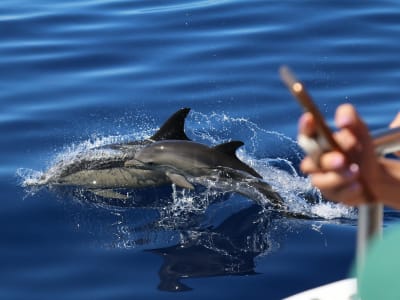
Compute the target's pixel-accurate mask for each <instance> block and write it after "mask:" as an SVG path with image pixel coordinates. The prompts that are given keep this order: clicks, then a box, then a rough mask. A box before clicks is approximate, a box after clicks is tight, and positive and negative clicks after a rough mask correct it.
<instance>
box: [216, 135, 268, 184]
mask: <svg viewBox="0 0 400 300" xmlns="http://www.w3.org/2000/svg"><path fill="white" fill-rule="evenodd" d="M243 145H244V143H243V142H242V141H231V142H227V143H223V144H220V145H217V146H215V147H213V149H214V150H216V151H219V152H221V153H224V154H226V155H228V156H230V157H231V158H233V161H235V162H236V163H235V165H236V166H235V168H238V169H239V170H241V171H245V172H247V173H249V174H250V175H253V176H254V177H257V178H262V176H261V175H260V174H258V172H257V171H256V170H254V169H253V168H252V167H250V166H248V165H246V164H245V163H244V162H242V161H241V160H240V159H239V158H238V157H237V156H236V150H237V149H238V148H239V147H241V146H243Z"/></svg>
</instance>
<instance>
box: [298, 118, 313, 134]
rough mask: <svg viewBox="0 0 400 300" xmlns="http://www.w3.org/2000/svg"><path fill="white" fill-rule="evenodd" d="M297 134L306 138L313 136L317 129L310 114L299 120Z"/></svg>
mask: <svg viewBox="0 0 400 300" xmlns="http://www.w3.org/2000/svg"><path fill="white" fill-rule="evenodd" d="M298 128H299V134H304V135H307V136H310V137H312V136H315V134H316V132H317V129H316V126H315V122H314V117H313V116H312V114H311V113H309V112H306V113H304V114H303V115H302V116H301V117H300V119H299V125H298Z"/></svg>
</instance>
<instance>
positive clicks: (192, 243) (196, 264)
mask: <svg viewBox="0 0 400 300" xmlns="http://www.w3.org/2000/svg"><path fill="white" fill-rule="evenodd" d="M269 225H270V216H269V215H268V214H265V211H263V209H262V208H261V207H259V206H256V205H252V206H250V207H248V208H246V209H243V210H241V211H239V212H237V213H235V214H234V215H232V216H229V217H228V218H227V219H225V220H224V221H223V222H222V223H221V224H220V225H218V226H216V227H215V228H207V229H204V230H202V231H193V232H190V231H187V232H186V236H185V238H184V242H182V243H180V244H177V245H174V246H172V247H167V248H161V249H153V250H150V251H151V252H152V253H155V254H157V255H160V256H161V257H163V264H162V265H161V267H160V270H159V277H160V284H159V286H158V288H159V289H160V290H163V291H187V290H191V287H189V286H188V285H186V284H185V283H183V282H182V281H183V280H184V279H186V278H199V277H214V276H224V275H254V274H256V272H255V271H254V269H255V262H254V258H255V257H257V256H258V255H260V254H262V253H265V252H266V251H268V249H269V243H268V234H267V232H268V227H269Z"/></svg>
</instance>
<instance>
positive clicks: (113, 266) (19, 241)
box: [0, 0, 400, 300]
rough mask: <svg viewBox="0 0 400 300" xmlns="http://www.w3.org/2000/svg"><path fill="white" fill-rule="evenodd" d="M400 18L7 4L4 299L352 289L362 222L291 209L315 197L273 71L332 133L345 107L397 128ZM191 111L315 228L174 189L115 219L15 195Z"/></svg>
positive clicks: (87, 207) (197, 124) (0, 65)
mask: <svg viewBox="0 0 400 300" xmlns="http://www.w3.org/2000/svg"><path fill="white" fill-rule="evenodd" d="M399 20H400V6H399V4H398V3H397V1H380V2H379V3H371V2H365V1H352V2H348V1H330V2H329V3H328V2H327V1H323V2H321V1H306V2H305V1H255V2H251V1H168V2H167V1H131V0H124V1H123V0H97V1H95V0H86V1H77V0H74V1H61V0H60V1H51V0H37V1H26V0H2V1H1V3H0V37H1V43H0V87H1V88H0V101H1V107H0V133H1V147H0V151H1V153H0V190H1V206H0V207H1V209H0V236H1V247H0V265H1V271H0V298H1V299H41V300H43V299H192V300H193V299H243V298H245V297H247V298H249V299H258V298H261V299H280V298H282V297H284V296H288V295H290V294H293V293H295V292H299V291H301V290H303V289H307V288H311V287H314V286H317V285H320V284H323V283H328V282H330V281H334V280H338V279H342V278H344V277H346V276H347V275H348V273H349V270H350V268H351V265H352V262H353V259H354V244H355V234H356V227H355V222H356V221H355V214H354V211H352V210H350V209H348V208H345V207H342V206H338V205H333V204H324V203H316V204H315V205H314V206H313V205H311V204H310V205H307V204H305V203H306V202H305V201H304V199H301V197H300V196H299V195H301V193H300V192H302V191H304V190H309V189H311V187H310V186H309V182H308V179H307V178H304V177H303V176H302V175H301V174H300V173H298V170H297V166H298V162H299V159H300V158H301V155H302V154H301V152H300V150H299V149H298V148H297V146H296V144H295V142H294V139H295V136H296V130H297V128H296V126H297V119H298V117H299V115H300V109H299V107H298V105H297V104H296V103H295V102H294V101H293V100H292V98H291V96H290V94H289V93H288V91H287V90H286V89H285V88H284V86H283V85H282V83H281V82H280V79H279V77H278V74H277V70H278V68H279V66H280V65H281V64H288V65H290V66H291V67H292V68H293V69H294V70H295V71H296V73H297V75H298V76H299V77H300V78H302V79H303V80H304V81H305V82H306V84H307V86H308V87H309V89H310V91H311V93H312V94H313V96H314V98H315V99H317V100H318V104H319V106H320V108H321V110H322V111H323V113H324V114H325V115H326V117H327V119H328V120H329V121H330V122H331V121H332V118H333V114H334V111H335V108H336V106H337V105H338V104H339V103H342V102H352V103H354V104H355V105H356V106H357V108H358V110H359V111H360V113H361V114H362V116H363V117H364V118H365V120H366V121H367V123H368V125H369V126H370V127H371V128H372V129H373V128H380V127H384V126H387V124H388V123H389V122H390V120H391V119H392V118H393V117H394V115H395V114H396V112H397V111H398V109H399V106H398V102H397V101H398V99H399V92H400V89H399V85H398V83H399V82H400V72H399V70H400V59H399V53H400V41H399V36H400V23H399ZM181 107H191V108H192V113H191V114H190V115H189V117H188V122H187V126H186V127H187V132H188V135H189V136H190V137H191V138H193V139H194V140H196V141H200V142H204V143H207V144H217V143H219V142H223V141H226V140H229V139H239V140H243V141H244V142H245V143H246V146H245V147H244V148H243V149H242V150H241V152H240V156H241V157H242V158H243V159H244V160H246V161H247V162H248V163H252V164H253V165H254V167H255V168H256V169H257V170H258V171H259V172H261V174H263V175H264V176H265V178H266V179H267V180H268V181H269V182H270V183H271V184H272V185H273V186H274V187H275V188H276V189H277V190H278V191H279V192H280V193H281V194H282V195H284V197H285V199H286V200H287V201H288V202H290V201H291V205H294V206H296V204H297V203H302V206H300V208H298V209H300V210H301V211H302V212H304V213H305V214H310V215H311V213H314V214H316V215H317V216H318V217H317V218H314V219H298V218H293V217H288V216H283V215H280V214H279V213H276V212H273V211H272V212H271V211H268V210H266V209H265V208H263V207H260V206H259V205H255V204H254V203H253V202H252V201H251V200H249V199H246V198H244V197H243V196H239V195H236V194H225V195H216V196H215V195H211V196H210V197H208V196H207V195H206V194H203V193H199V194H182V191H180V190H177V191H173V190H172V189H171V188H170V187H164V188H159V189H150V190H144V191H134V193H135V199H137V200H138V202H139V204H137V205H129V206H127V207H123V206H116V205H112V204H110V203H104V202H101V201H100V202H93V201H90V199H91V198H90V197H89V198H88V197H86V196H85V195H82V194H79V193H78V194H77V193H75V194H74V193H69V192H66V193H59V192H58V193H57V192H54V191H51V190H47V189H42V190H39V191H35V192H32V191H29V190H27V189H25V188H23V187H22V186H21V183H22V182H23V181H24V180H27V179H29V176H32V173H34V171H33V170H36V171H45V170H46V169H47V168H48V167H50V166H51V165H52V164H53V163H54V162H55V161H57V159H60V157H61V158H68V157H71V156H73V155H74V153H76V151H77V149H79V150H80V151H85V149H89V148H90V147H91V146H93V145H97V144H101V143H105V142H107V141H111V140H129V139H136V138H143V137H146V136H149V135H151V134H152V132H154V130H155V129H156V128H157V126H159V125H160V124H161V123H162V122H163V121H164V120H165V119H166V118H167V117H168V116H169V115H170V114H172V113H173V112H174V111H176V110H177V109H179V108H181ZM271 166H272V167H271ZM88 199H89V200H88ZM154 200H162V201H155V202H157V203H158V204H157V205H152V204H151V201H154ZM164 200H165V202H163V201H164ZM399 218H400V215H399V214H398V213H397V212H394V211H387V212H386V215H385V224H386V225H388V224H389V223H391V222H396V221H398V220H399ZM173 291H175V292H173Z"/></svg>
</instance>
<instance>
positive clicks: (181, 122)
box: [150, 108, 190, 141]
mask: <svg viewBox="0 0 400 300" xmlns="http://www.w3.org/2000/svg"><path fill="white" fill-rule="evenodd" d="M189 111H190V108H182V109H180V110H178V111H177V112H175V113H174V114H173V115H172V116H171V117H169V119H168V120H167V121H165V123H164V124H163V125H162V126H161V127H160V129H159V130H157V132H156V133H155V134H154V135H153V136H152V137H150V140H152V141H161V140H187V141H190V139H189V138H188V137H187V136H186V133H185V119H186V117H187V115H188V114H189Z"/></svg>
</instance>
